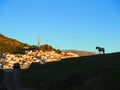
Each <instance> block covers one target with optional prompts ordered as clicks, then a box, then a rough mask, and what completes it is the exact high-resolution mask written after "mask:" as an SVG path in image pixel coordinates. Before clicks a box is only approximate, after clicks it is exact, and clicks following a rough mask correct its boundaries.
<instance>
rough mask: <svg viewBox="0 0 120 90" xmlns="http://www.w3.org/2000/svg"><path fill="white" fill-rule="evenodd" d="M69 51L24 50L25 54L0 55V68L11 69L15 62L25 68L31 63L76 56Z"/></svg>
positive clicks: (43, 62)
mask: <svg viewBox="0 0 120 90" xmlns="http://www.w3.org/2000/svg"><path fill="white" fill-rule="evenodd" d="M78 56H79V55H77V54H75V53H71V52H61V53H57V52H55V51H45V52H43V51H39V50H36V51H32V50H30V51H26V52H25V54H2V55H0V69H13V65H14V64H15V63H19V64H20V67H21V69H27V68H29V67H30V65H31V64H32V63H38V64H45V63H47V62H53V61H60V60H62V59H64V58H72V57H78Z"/></svg>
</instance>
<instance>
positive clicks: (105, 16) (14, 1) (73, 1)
mask: <svg viewBox="0 0 120 90" xmlns="http://www.w3.org/2000/svg"><path fill="white" fill-rule="evenodd" d="M0 33H2V34H4V35H5V36H7V37H10V38H14V39H17V40H19V41H22V42H25V43H28V44H31V45H37V42H38V36H40V37H41V39H42V43H43V44H45V43H47V42H48V44H50V45H52V46H53V47H55V48H57V49H77V50H85V51H93V52H96V50H95V47H96V46H101V47H105V48H106V51H107V52H118V51H120V1H119V0H0Z"/></svg>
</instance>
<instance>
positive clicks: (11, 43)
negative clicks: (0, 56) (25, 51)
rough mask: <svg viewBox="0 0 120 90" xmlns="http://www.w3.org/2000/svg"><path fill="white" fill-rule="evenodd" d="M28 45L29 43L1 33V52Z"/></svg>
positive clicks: (9, 51) (8, 51)
mask: <svg viewBox="0 0 120 90" xmlns="http://www.w3.org/2000/svg"><path fill="white" fill-rule="evenodd" d="M26 46H29V45H27V44H25V43H22V42H20V41H17V40H15V39H12V38H8V37H6V36H4V35H3V34H0V53H11V52H12V51H13V50H14V49H15V48H16V47H26Z"/></svg>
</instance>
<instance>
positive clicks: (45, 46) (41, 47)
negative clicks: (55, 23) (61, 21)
mask: <svg viewBox="0 0 120 90" xmlns="http://www.w3.org/2000/svg"><path fill="white" fill-rule="evenodd" d="M39 49H40V50H42V51H56V52H57V53H61V50H59V49H58V50H57V49H55V48H53V47H52V46H50V45H48V44H44V45H41V46H40V48H39Z"/></svg>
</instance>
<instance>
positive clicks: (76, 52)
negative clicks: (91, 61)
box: [64, 50, 96, 56]
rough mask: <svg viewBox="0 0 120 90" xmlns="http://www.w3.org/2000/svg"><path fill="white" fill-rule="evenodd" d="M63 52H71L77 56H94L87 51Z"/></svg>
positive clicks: (93, 53)
mask: <svg viewBox="0 0 120 90" xmlns="http://www.w3.org/2000/svg"><path fill="white" fill-rule="evenodd" d="M64 52H72V53H75V54H77V55H79V56H89V55H95V54H96V53H95V52H88V51H80V50H64Z"/></svg>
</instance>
